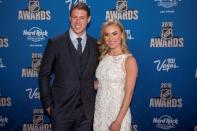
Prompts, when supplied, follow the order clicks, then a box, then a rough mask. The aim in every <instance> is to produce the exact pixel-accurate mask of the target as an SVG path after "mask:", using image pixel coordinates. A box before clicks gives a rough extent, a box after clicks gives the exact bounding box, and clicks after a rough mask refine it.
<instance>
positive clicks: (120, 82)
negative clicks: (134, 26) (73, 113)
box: [93, 20, 138, 131]
mask: <svg viewBox="0 0 197 131" xmlns="http://www.w3.org/2000/svg"><path fill="white" fill-rule="evenodd" d="M126 39H127V38H126V33H125V31H124V28H123V26H122V24H121V23H120V22H119V21H118V20H108V21H106V22H105V23H104V24H103V27H102V30H101V36H100V39H99V42H98V43H99V46H100V48H99V50H100V57H99V60H100V62H99V65H98V67H97V70H96V78H97V81H96V82H95V85H96V86H95V87H96V89H97V94H96V103H95V113H94V124H93V126H94V131H130V130H131V113H130V109H129V107H130V103H131V99H132V95H133V91H134V87H135V83H136V78H137V72H138V67H137V63H136V60H135V58H134V57H133V56H132V55H131V53H129V51H128V48H127V45H126Z"/></svg>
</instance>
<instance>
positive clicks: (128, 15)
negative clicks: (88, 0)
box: [105, 0, 138, 20]
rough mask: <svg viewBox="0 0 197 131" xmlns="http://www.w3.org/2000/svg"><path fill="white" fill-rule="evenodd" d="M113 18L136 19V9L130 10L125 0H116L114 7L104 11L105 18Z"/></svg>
mask: <svg viewBox="0 0 197 131" xmlns="http://www.w3.org/2000/svg"><path fill="white" fill-rule="evenodd" d="M114 18H115V19H118V20H138V10H130V9H129V8H128V1H127V0H118V1H117V2H116V9H114V10H108V11H106V16H105V20H108V19H114Z"/></svg>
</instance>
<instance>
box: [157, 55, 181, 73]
mask: <svg viewBox="0 0 197 131" xmlns="http://www.w3.org/2000/svg"><path fill="white" fill-rule="evenodd" d="M153 63H155V64H156V70H157V71H166V72H168V71H169V70H171V69H176V68H179V66H177V64H176V59H175V58H166V59H164V60H163V61H162V60H155V61H154V62H153Z"/></svg>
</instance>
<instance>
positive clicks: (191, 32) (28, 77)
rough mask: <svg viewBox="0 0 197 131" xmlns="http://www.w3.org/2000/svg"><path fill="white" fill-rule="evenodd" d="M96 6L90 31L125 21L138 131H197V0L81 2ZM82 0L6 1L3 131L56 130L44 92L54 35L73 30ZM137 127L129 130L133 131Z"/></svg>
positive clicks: (0, 42)
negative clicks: (44, 68) (42, 76)
mask: <svg viewBox="0 0 197 131" xmlns="http://www.w3.org/2000/svg"><path fill="white" fill-rule="evenodd" d="M78 1H81V2H85V3H86V4H87V5H88V6H89V7H90V9H91V16H92V17H91V18H92V19H91V23H90V25H89V27H88V29H87V32H88V33H89V34H91V35H92V36H94V37H96V38H99V35H100V30H101V26H102V23H103V22H104V21H105V20H107V19H110V18H113V17H114V18H116V19H119V20H120V21H121V22H122V24H123V25H124V27H125V31H126V33H127V36H128V41H127V42H128V47H129V50H130V51H131V52H132V54H133V55H134V56H135V58H136V59H137V62H138V66H139V74H138V80H137V83H136V87H135V92H134V96H133V100H132V103H131V106H130V107H131V108H130V109H131V112H132V129H133V130H134V131H157V130H169V131H197V42H196V41H197V17H196V12H197V8H196V5H197V1H195V0H78ZM78 1H77V0H58V1H55V0H53V1H52V0H20V1H16V0H0V131H50V130H51V124H50V121H49V119H48V117H47V116H46V114H45V113H44V111H43V108H42V106H41V102H40V94H39V89H38V71H39V66H40V62H41V60H42V55H43V51H44V48H45V46H46V44H47V40H48V38H52V37H55V36H58V35H59V34H62V33H63V32H65V31H67V30H68V29H69V9H70V7H71V5H72V4H74V3H76V2H78ZM132 129H131V130H132Z"/></svg>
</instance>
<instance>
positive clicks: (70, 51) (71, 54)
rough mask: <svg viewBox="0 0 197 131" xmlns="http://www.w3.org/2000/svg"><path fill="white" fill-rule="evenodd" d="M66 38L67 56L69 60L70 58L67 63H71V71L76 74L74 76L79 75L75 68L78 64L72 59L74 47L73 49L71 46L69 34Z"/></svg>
mask: <svg viewBox="0 0 197 131" xmlns="http://www.w3.org/2000/svg"><path fill="white" fill-rule="evenodd" d="M66 36H68V37H67V39H66V42H67V44H68V52H69V53H68V54H69V58H70V60H69V62H70V63H71V66H72V67H73V70H74V72H75V73H76V74H79V70H78V68H77V66H78V64H79V63H78V62H77V61H76V59H74V57H75V54H74V53H75V52H74V51H75V50H74V49H75V47H74V45H73V44H72V41H71V39H70V36H69V33H67V35H66Z"/></svg>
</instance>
